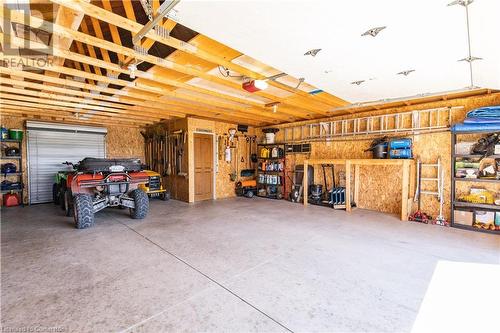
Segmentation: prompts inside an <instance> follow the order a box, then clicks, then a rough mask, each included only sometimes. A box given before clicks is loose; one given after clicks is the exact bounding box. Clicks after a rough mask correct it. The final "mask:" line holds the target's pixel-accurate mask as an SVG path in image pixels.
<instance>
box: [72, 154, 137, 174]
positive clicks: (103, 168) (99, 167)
mask: <svg viewBox="0 0 500 333" xmlns="http://www.w3.org/2000/svg"><path fill="white" fill-rule="evenodd" d="M112 166H123V167H124V171H127V172H138V171H141V170H142V167H141V160H139V159H136V158H93V157H86V158H84V159H83V160H81V161H80V163H79V164H78V167H77V169H78V171H81V172H110V167H112Z"/></svg>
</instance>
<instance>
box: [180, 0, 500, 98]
mask: <svg viewBox="0 0 500 333" xmlns="http://www.w3.org/2000/svg"><path fill="white" fill-rule="evenodd" d="M449 2H451V0H379V1H376V0H308V1H307V0H270V1H263V0H239V1H236V0H227V1H220V0H219V1H215V0H205V1H194V0H182V1H181V2H180V3H179V4H178V5H177V7H176V10H177V11H178V13H177V20H178V21H179V22H180V23H182V24H184V25H186V26H188V27H190V28H192V29H194V30H196V31H198V32H200V33H202V34H205V35H207V36H208V37H211V38H213V39H215V40H217V41H219V42H221V43H224V44H226V45H228V46H230V47H232V48H234V49H236V50H238V51H240V52H242V53H244V54H247V55H249V56H251V57H253V58H255V59H257V60H259V61H262V62H263V63H265V64H267V65H270V66H273V67H275V68H277V69H279V70H281V71H283V72H286V73H288V74H290V75H292V76H295V77H297V78H299V77H304V78H305V79H306V82H307V83H310V84H312V85H315V86H317V87H318V88H320V89H323V90H325V91H328V92H329V93H331V94H334V95H337V96H339V97H341V98H343V99H345V100H347V101H349V102H352V103H355V102H367V101H374V100H380V99H386V98H399V97H405V96H413V95H417V94H422V93H436V92H443V91H449V90H456V89H463V88H464V87H467V86H469V85H470V83H469V82H470V81H469V71H468V63H466V62H458V61H457V60H458V59H462V58H465V57H466V56H467V55H468V51H467V39H466V28H465V26H466V25H465V8H464V7H462V6H451V7H447V6H446V5H447V4H448V3H449ZM469 9H470V17H471V35H472V54H473V56H477V57H482V58H483V59H484V60H481V61H476V62H474V63H473V65H474V73H475V80H474V84H475V85H476V86H479V87H484V88H492V89H500V19H498V16H499V13H500V0H475V1H474V3H472V4H471V5H470V6H469ZM378 26H387V29H385V30H383V31H382V32H381V33H380V34H379V35H378V36H377V37H375V38H373V37H371V36H365V37H361V36H360V35H361V34H362V33H363V32H365V31H366V30H368V29H370V28H373V27H378ZM314 48H321V49H322V51H321V52H320V53H319V54H318V55H317V56H316V57H314V58H313V57H311V56H304V55H303V54H304V53H305V52H306V51H307V50H310V49H314ZM407 69H415V70H416V71H415V72H413V73H411V74H410V75H409V76H407V77H405V76H402V75H396V73H398V72H401V71H404V70H407ZM325 71H329V72H328V73H325ZM370 79H371V80H370ZM358 80H366V82H364V83H363V84H361V85H359V86H357V85H353V84H351V82H353V81H358Z"/></svg>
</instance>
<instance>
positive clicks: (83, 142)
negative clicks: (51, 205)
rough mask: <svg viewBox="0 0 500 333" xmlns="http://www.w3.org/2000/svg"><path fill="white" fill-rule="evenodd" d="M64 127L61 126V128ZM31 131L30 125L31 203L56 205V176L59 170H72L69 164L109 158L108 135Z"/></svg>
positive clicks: (51, 130)
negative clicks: (86, 158) (92, 158)
mask: <svg viewBox="0 0 500 333" xmlns="http://www.w3.org/2000/svg"><path fill="white" fill-rule="evenodd" d="M59 126H60V125H59ZM71 128H72V127H71V126H68V130H60V129H57V130H54V129H52V128H47V129H44V128H35V129H30V127H29V125H28V174H29V179H28V182H29V199H30V203H44V202H50V201H52V184H53V183H54V175H55V174H56V172H57V171H59V170H71V168H70V167H68V166H66V165H63V164H62V163H63V162H65V161H69V162H73V163H76V162H78V161H80V160H82V159H83V158H85V157H98V158H103V157H105V156H106V146H105V132H104V133H95V132H85V131H84V129H82V128H79V129H78V131H75V130H71Z"/></svg>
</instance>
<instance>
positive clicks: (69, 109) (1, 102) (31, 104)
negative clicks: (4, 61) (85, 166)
mask: <svg viewBox="0 0 500 333" xmlns="http://www.w3.org/2000/svg"><path fill="white" fill-rule="evenodd" d="M5 105H7V106H9V105H10V106H11V107H12V106H15V107H29V108H35V109H38V112H39V114H40V115H43V114H45V113H47V112H53V111H66V112H71V113H73V114H78V115H80V114H81V112H80V110H79V109H75V108H73V107H65V106H54V105H51V104H45V103H40V102H23V101H17V100H9V99H6V98H2V99H1V100H0V106H1V107H2V108H3V107H4V106H5ZM47 110H48V111H47ZM81 117H82V119H85V118H84V117H85V115H84V114H82V115H81ZM94 118H95V119H114V120H117V121H120V122H124V123H135V124H137V123H142V124H152V123H154V122H153V121H145V120H137V119H123V118H120V119H119V120H118V118H115V117H110V116H107V115H99V114H96V115H95V117H94Z"/></svg>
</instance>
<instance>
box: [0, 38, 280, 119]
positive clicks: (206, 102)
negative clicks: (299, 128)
mask: <svg viewBox="0 0 500 333" xmlns="http://www.w3.org/2000/svg"><path fill="white" fill-rule="evenodd" d="M3 37H4V34H3V33H0V40H4V39H2V38H3ZM10 40H11V43H17V44H23V43H24V41H23V39H21V38H19V37H15V36H12V35H11V36H10ZM32 45H34V46H35V47H36V46H37V45H36V43H34V42H32ZM52 52H53V53H54V54H64V56H65V57H66V58H67V59H71V60H74V61H76V62H85V63H87V64H92V65H98V66H101V67H104V68H106V69H110V70H114V69H117V70H120V71H122V69H121V68H119V66H117V65H114V64H109V63H107V62H105V61H102V60H99V59H94V58H91V57H87V56H84V55H81V54H75V53H73V52H69V51H64V50H56V49H54V50H52ZM2 57H3V56H2ZM12 58H15V57H7V60H9V59H12ZM17 58H19V59H26V58H22V57H17ZM30 65H31V66H34V67H37V64H36V63H33V64H31V62H30ZM49 67H50V70H52V71H59V72H61V71H64V72H65V73H67V74H69V75H73V76H78V77H82V78H86V79H90V80H94V81H100V82H104V83H108V84H116V85H119V86H123V87H130V88H134V89H138V90H142V91H145V92H147V93H159V94H163V95H166V96H169V97H173V98H175V99H181V100H184V101H186V102H188V103H189V102H196V103H201V104H203V105H210V106H215V107H219V108H222V109H226V110H234V111H240V112H242V113H245V114H248V115H249V116H251V115H253V116H254V117H253V118H254V119H255V120H262V118H269V119H273V120H276V121H279V120H280V119H287V118H286V117H285V116H283V115H276V114H272V113H271V112H267V111H260V110H255V109H254V108H247V107H244V106H238V105H234V104H231V103H226V102H219V101H215V100H207V99H205V98H203V97H197V96H191V95H187V94H182V93H177V92H175V91H170V90H167V89H160V88H158V91H152V89H153V88H152V87H151V86H147V85H144V86H143V85H137V84H136V83H135V82H129V81H125V80H121V79H115V78H109V77H106V76H102V75H97V74H93V73H89V72H87V71H78V70H75V69H70V68H67V67H63V66H50V65H49V64H47V66H46V67H40V68H41V69H44V70H45V69H49ZM146 74H148V73H146ZM190 107H193V105H191V106H190Z"/></svg>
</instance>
